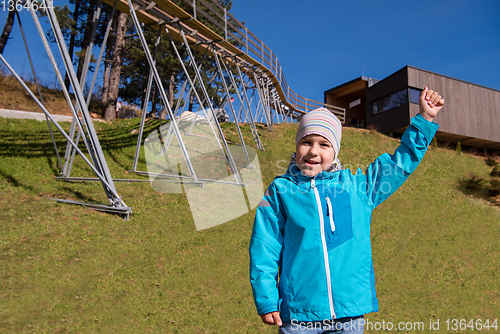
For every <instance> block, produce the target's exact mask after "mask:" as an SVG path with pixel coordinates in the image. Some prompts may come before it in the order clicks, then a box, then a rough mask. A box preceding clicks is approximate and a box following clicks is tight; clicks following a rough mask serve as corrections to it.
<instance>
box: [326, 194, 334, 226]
mask: <svg viewBox="0 0 500 334" xmlns="http://www.w3.org/2000/svg"><path fill="white" fill-rule="evenodd" d="M326 205H327V206H328V216H330V227H331V228H332V232H335V222H334V221H333V209H332V202H331V201H330V197H327V198H326Z"/></svg>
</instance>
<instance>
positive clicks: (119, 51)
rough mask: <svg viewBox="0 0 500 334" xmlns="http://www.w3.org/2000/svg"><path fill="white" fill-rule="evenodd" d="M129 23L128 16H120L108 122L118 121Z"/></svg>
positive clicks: (111, 72)
mask: <svg viewBox="0 0 500 334" xmlns="http://www.w3.org/2000/svg"><path fill="white" fill-rule="evenodd" d="M126 23H127V15H126V14H125V13H121V12H120V14H119V15H118V22H117V26H116V40H115V47H114V51H113V57H112V60H113V63H112V65H111V71H110V75H109V91H108V98H109V99H108V102H107V103H106V111H105V113H104V118H105V119H106V121H112V120H114V119H116V100H117V99H118V89H119V87H120V71H121V67H122V58H123V52H124V49H125V30H126Z"/></svg>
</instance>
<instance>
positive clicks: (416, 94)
mask: <svg viewBox="0 0 500 334" xmlns="http://www.w3.org/2000/svg"><path fill="white" fill-rule="evenodd" d="M420 94H422V91H421V90H420V89H415V88H410V102H411V103H416V104H418V99H420Z"/></svg>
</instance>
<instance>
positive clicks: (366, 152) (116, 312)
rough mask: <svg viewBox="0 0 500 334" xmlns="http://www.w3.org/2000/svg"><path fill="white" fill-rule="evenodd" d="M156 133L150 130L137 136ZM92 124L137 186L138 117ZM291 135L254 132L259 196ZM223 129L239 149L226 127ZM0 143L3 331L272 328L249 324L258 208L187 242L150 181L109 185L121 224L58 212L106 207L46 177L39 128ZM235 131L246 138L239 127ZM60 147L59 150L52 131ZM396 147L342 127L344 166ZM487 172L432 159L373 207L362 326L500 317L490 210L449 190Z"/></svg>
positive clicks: (497, 217)
mask: <svg viewBox="0 0 500 334" xmlns="http://www.w3.org/2000/svg"><path fill="white" fill-rule="evenodd" d="M62 124H64V123H62ZM157 126H158V123H157V122H156V121H153V120H150V121H148V123H147V127H146V128H147V131H152V130H153V129H155V128H156V127H157ZM64 127H65V129H68V128H69V123H66V124H64ZM95 127H96V129H97V131H98V134H99V139H100V142H101V145H102V147H103V151H104V153H105V156H106V158H107V161H108V164H109V166H110V169H111V173H112V175H113V177H115V178H136V177H137V176H135V175H131V173H128V172H127V171H128V170H129V169H131V167H132V162H133V156H134V150H135V142H136V138H137V137H136V136H137V135H133V134H131V133H130V132H131V130H133V129H137V128H138V127H139V123H138V120H137V119H135V120H126V121H117V122H115V123H113V124H106V123H96V124H95ZM295 129H296V125H293V124H283V125H277V126H276V127H275V130H274V133H271V132H269V131H267V130H265V129H263V128H259V131H260V134H261V136H262V140H263V143H264V145H265V148H266V151H265V152H259V161H260V165H261V169H262V174H263V179H264V183H265V185H264V186H267V185H268V184H269V183H270V182H271V181H272V179H273V178H274V176H275V175H277V174H281V173H282V172H283V168H285V167H286V166H287V162H288V159H289V156H290V154H291V153H293V149H294V145H293V143H294V136H295ZM224 130H225V131H226V135H227V137H228V138H229V139H230V140H231V139H232V140H236V137H235V131H234V128H233V127H232V126H231V125H229V124H225V125H224ZM0 133H1V134H2V136H0V221H1V224H0V301H1V302H0V331H1V332H2V333H24V332H26V333H39V332H78V333H86V332H105V333H116V332H124V333H145V332H155V333H275V332H276V329H275V328H272V327H269V326H266V325H264V324H262V323H261V321H260V318H258V317H257V315H256V312H255V308H254V306H253V302H252V297H251V289H250V285H249V282H248V251H247V250H248V242H249V238H250V233H251V228H252V222H253V215H254V210H253V211H252V212H249V213H248V214H246V215H244V216H241V217H239V218H237V219H235V220H233V221H230V222H228V223H225V224H223V225H220V226H217V227H214V228H210V229H207V230H203V231H200V232H197V231H196V229H195V226H194V223H193V219H192V217H191V215H190V212H189V205H188V201H187V198H186V196H185V195H184V194H159V193H157V192H155V191H154V190H153V189H152V188H151V186H150V184H149V183H147V182H143V183H117V184H116V187H117V191H118V193H119V194H120V195H121V196H123V198H124V200H125V202H126V203H127V204H128V205H130V206H132V207H133V210H134V213H133V216H132V219H131V220H129V221H124V220H123V219H122V218H120V217H118V216H113V215H109V214H104V213H99V212H95V211H91V210H89V209H86V208H84V207H78V206H71V205H64V204H59V203H56V202H54V201H52V200H50V198H64V199H73V200H84V201H89V202H95V203H104V202H106V198H105V196H104V193H103V190H102V187H101V185H100V184H97V183H87V184H74V183H66V182H61V181H57V180H56V179H55V177H56V176H58V173H59V168H58V163H57V159H56V158H55V154H54V151H53V146H52V142H51V140H50V135H49V133H48V130H47V128H46V124H45V123H44V122H36V121H32V120H13V119H0ZM244 135H245V137H247V138H249V137H250V132H249V129H248V127H244ZM57 142H58V147H59V151H60V153H61V154H62V153H63V152H64V141H63V137H62V135H57ZM250 142H251V141H250V140H247V143H250ZM397 145H398V142H397V141H396V140H394V139H391V138H388V137H386V136H383V135H381V134H379V133H377V132H373V131H366V130H355V129H351V128H346V129H345V131H344V136H343V141H342V149H341V154H340V159H341V161H342V163H343V164H344V167H350V168H351V169H356V167H358V166H359V167H364V166H366V165H367V164H369V163H370V162H371V161H373V159H374V158H376V157H377V156H378V155H379V154H381V153H383V152H384V151H389V152H391V151H393V150H394V149H395V148H396V147H397ZM141 161H142V162H141V163H143V158H142V160H141ZM490 169H491V167H488V166H486V165H485V163H484V161H483V159H482V158H479V157H476V156H472V155H468V154H460V155H459V154H456V153H455V152H454V151H450V150H445V149H432V150H430V151H429V152H428V153H427V155H426V157H425V159H424V160H423V162H422V163H421V165H420V166H419V168H418V169H417V171H416V172H415V173H414V175H412V177H411V178H410V179H409V180H408V181H407V182H406V183H405V184H404V185H403V187H402V188H401V189H400V190H399V191H398V192H397V193H396V194H394V195H393V196H392V197H391V198H389V199H388V200H387V201H386V202H385V203H383V204H382V205H381V206H380V207H378V208H377V209H376V210H375V211H374V214H373V223H372V241H373V252H374V262H375V271H376V278H377V281H376V283H377V292H378V298H379V301H380V303H381V311H380V312H379V313H376V314H370V315H368V316H367V318H368V319H369V321H371V322H377V321H379V322H382V321H385V322H386V323H387V322H389V321H391V322H393V323H394V324H397V323H398V322H404V323H410V322H411V323H412V324H413V323H414V322H423V323H424V325H425V327H424V328H425V330H423V331H420V332H422V333H431V332H432V333H436V332H447V331H446V322H445V321H446V320H448V319H449V321H450V326H451V325H452V323H451V321H452V319H458V320H459V321H460V319H466V320H467V323H468V322H469V320H471V319H473V320H474V321H476V319H481V320H482V321H483V323H484V322H485V321H486V319H490V324H491V323H492V322H493V320H494V319H496V318H498V317H499V315H500V304H499V302H498V301H499V300H500V286H499V282H500V276H499V270H498V269H499V263H500V262H499V261H500V243H499V242H498V235H499V234H500V224H499V222H500V211H499V210H498V208H496V207H492V206H490V205H488V204H487V203H486V202H483V201H480V200H476V199H474V198H472V197H469V196H467V195H465V194H464V193H462V192H461V191H460V190H459V188H458V180H459V179H460V178H461V177H463V176H466V175H468V174H469V173H470V172H471V171H474V172H475V173H476V174H477V175H478V176H487V175H488V173H489V171H490ZM89 170H90V169H89V168H88V167H85V166H84V165H83V161H82V160H81V159H77V160H76V162H75V168H74V170H73V173H72V175H73V176H90V175H91V174H90V172H89ZM430 320H432V321H433V322H435V321H437V320H440V329H441V330H439V331H436V330H433V331H431V330H430V329H429V321H430ZM470 331H471V330H470V329H466V330H462V331H461V330H458V331H457V332H470ZM492 331H493V330H492ZM368 332H384V331H383V330H381V331H376V330H374V331H368ZM385 332H395V331H385ZM407 332H411V331H409V330H408V331H407Z"/></svg>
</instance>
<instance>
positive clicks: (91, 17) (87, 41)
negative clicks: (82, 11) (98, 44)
mask: <svg viewBox="0 0 500 334" xmlns="http://www.w3.org/2000/svg"><path fill="white" fill-rule="evenodd" d="M95 8H96V0H90V3H89V9H88V12H87V24H86V25H85V31H84V34H83V40H82V45H81V47H82V49H81V52H80V55H79V59H78V68H77V69H76V76H77V78H78V80H80V78H81V76H82V72H83V70H84V69H83V65H84V63H85V54H86V53H87V48H88V46H89V45H90V42H91V40H90V37H91V35H92V25H93V21H94V10H95ZM91 52H92V50H91ZM85 70H87V69H85ZM80 85H81V86H82V89H83V88H84V87H85V83H81V82H80Z"/></svg>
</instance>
